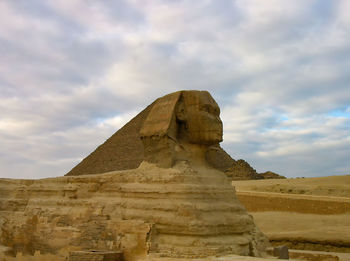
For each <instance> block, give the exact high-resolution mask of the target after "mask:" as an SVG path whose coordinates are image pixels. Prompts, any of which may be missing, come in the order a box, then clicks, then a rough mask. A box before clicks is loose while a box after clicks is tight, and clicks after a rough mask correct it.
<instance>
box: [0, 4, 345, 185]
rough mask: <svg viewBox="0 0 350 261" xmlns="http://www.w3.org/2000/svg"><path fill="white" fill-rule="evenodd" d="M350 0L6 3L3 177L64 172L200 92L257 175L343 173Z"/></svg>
mask: <svg viewBox="0 0 350 261" xmlns="http://www.w3.org/2000/svg"><path fill="white" fill-rule="evenodd" d="M349 13H350V1H348V0H334V1H329V0H307V1H305V0H294V1H290V0H288V1H287V0H264V1H261V0H232V1H228V0H213V1H208V0H201V1H178V0H172V1H164V0H163V1H159V0H157V1H155V0H154V1H153V0H149V1H148V0H142V1H141V0H140V1H136V0H119V1H86V0H74V1H68V0H65V1H62V0H45V1H44V0H31V1H27V0H23V1H21V0H16V1H12V0H1V1H0V57H1V58H0V177H2V178H31V179H32V178H35V179H37V178H45V177H55V176H62V175H64V174H65V173H67V172H68V171H69V170H70V169H71V168H73V167H74V166H75V165H76V164H77V163H79V162H80V161H81V160H82V159H83V158H85V157H86V156H87V155H88V154H89V153H91V152H92V151H93V150H94V149H95V148H96V147H97V146H98V145H100V144H101V143H103V142H104V141H105V140H106V139H107V138H109V137H110V136H111V135H112V134H113V133H114V132H116V131H117V130H118V129H119V128H121V127H122V126H123V125H124V124H125V123H126V122H128V121H129V120H130V119H131V118H132V117H134V116H135V115H136V114H137V113H138V112H140V111H141V110H142V109H143V108H145V107H146V106H147V105H149V104H150V103H151V102H153V101H154V100H155V99H156V98H158V97H161V96H163V95H165V94H168V93H171V92H174V91H178V90H207V91H209V92H210V93H211V95H212V96H213V97H214V99H215V100H216V101H217V103H218V104H219V106H220V108H221V118H222V121H223V124H224V141H223V142H222V143H221V145H222V147H223V148H224V149H225V150H226V151H227V152H228V153H229V154H230V155H231V156H232V157H233V158H234V159H244V160H246V161H247V162H248V163H250V165H251V166H252V167H253V168H255V169H256V170H257V171H258V172H264V171H267V170H271V171H274V172H277V173H279V174H282V175H285V176H287V177H315V176H329V175H342V174H350V86H349V85H350V15H349Z"/></svg>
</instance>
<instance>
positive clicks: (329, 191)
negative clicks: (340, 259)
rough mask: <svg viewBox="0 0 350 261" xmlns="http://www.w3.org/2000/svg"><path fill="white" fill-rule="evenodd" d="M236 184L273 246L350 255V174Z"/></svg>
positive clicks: (251, 181) (242, 200)
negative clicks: (283, 245)
mask: <svg viewBox="0 0 350 261" xmlns="http://www.w3.org/2000/svg"><path fill="white" fill-rule="evenodd" d="M233 185H234V186H235V188H236V191H237V195H238V198H240V199H241V202H242V203H243V204H245V203H244V201H246V207H247V210H248V211H249V212H250V213H251V214H252V215H253V217H254V220H255V222H256V223H257V225H258V227H259V228H260V229H261V230H262V231H263V232H264V233H265V234H266V235H267V236H268V238H269V239H270V240H271V243H272V244H273V245H279V244H287V245H288V246H289V247H290V248H294V249H304V250H305V249H306V250H319V251H334V252H347V253H349V252H350V207H349V206H350V205H349V202H350V175H344V176H329V177H320V178H296V179H285V180H280V179H279V180H250V181H234V182H233ZM240 194H241V197H240ZM349 260H350V259H349Z"/></svg>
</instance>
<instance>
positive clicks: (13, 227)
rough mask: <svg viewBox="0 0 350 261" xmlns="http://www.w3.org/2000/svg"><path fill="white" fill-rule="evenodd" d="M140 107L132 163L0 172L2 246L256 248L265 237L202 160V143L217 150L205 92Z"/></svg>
mask: <svg viewBox="0 0 350 261" xmlns="http://www.w3.org/2000/svg"><path fill="white" fill-rule="evenodd" d="M147 110H148V113H147V117H145V118H144V119H143V121H142V124H139V125H138V127H139V129H138V130H139V136H140V137H141V139H140V141H141V145H142V146H143V147H144V154H143V159H144V161H143V162H142V164H141V165H140V166H139V167H138V168H137V169H130V170H124V171H114V172H109V173H104V174H101V175H100V174H99V175H85V176H81V175H78V176H65V177H59V178H51V179H42V180H35V181H27V180H8V179H4V180H0V196H1V201H0V202H4V203H2V204H0V207H1V209H0V216H1V217H2V219H3V221H1V222H0V225H1V229H0V231H1V234H0V243H1V245H4V246H6V247H8V248H10V250H11V251H12V255H16V254H17V253H19V252H21V253H23V254H31V255H33V253H35V252H37V251H40V253H42V254H45V253H48V254H59V255H61V256H67V255H68V253H69V252H71V251H81V250H88V249H103V250H110V251H122V252H123V253H124V257H125V260H126V261H128V260H136V259H143V258H145V257H146V256H149V255H159V256H165V257H175V258H180V257H184V258H198V257H207V256H215V255H217V256H223V255H228V254H239V255H251V256H260V255H261V254H262V253H264V248H265V246H266V244H267V239H266V237H265V236H264V235H263V234H262V233H261V232H260V231H259V229H258V228H257V227H256V226H255V224H254V222H253V219H252V217H251V216H250V215H249V214H248V213H247V212H246V210H245V208H244V207H243V206H242V205H241V203H240V202H239V201H238V200H237V197H236V195H235V191H234V189H233V188H232V186H231V184H230V182H229V179H228V178H227V176H226V175H225V174H224V173H223V172H222V171H219V170H217V169H215V168H213V167H211V165H210V163H209V161H208V158H209V159H210V156H209V157H208V151H209V152H210V151H213V150H214V151H215V150H216V151H218V152H219V153H221V149H220V147H219V142H220V141H221V140H222V123H221V120H220V118H219V107H218V105H217V104H216V102H215V101H214V99H213V98H212V97H211V96H210V94H209V93H208V92H199V91H188V92H187V91H182V92H177V93H173V94H170V95H167V96H164V97H162V98H160V99H158V100H157V101H156V102H155V103H154V106H151V107H150V108H148V109H147ZM128 128H129V127H128ZM101 151H104V150H101ZM99 153H100V152H99ZM211 153H212V152H211ZM101 155H103V154H101ZM214 161H215V160H214ZM116 162H117V161H116ZM96 164H97V165H99V164H102V163H101V162H97V163H96ZM220 164H221V166H223V165H224V164H222V163H220ZM97 169H98V168H97ZM95 170H96V169H95ZM89 174H91V172H90V173H89Z"/></svg>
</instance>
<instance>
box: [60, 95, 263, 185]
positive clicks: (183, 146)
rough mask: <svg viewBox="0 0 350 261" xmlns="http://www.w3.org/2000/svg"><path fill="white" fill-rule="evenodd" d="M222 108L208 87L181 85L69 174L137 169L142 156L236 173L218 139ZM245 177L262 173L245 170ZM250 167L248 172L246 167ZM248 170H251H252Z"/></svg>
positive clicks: (163, 164) (165, 163)
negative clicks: (189, 88) (187, 88)
mask: <svg viewBox="0 0 350 261" xmlns="http://www.w3.org/2000/svg"><path fill="white" fill-rule="evenodd" d="M219 115H220V108H219V106H218V105H217V103H216V102H215V100H214V99H213V98H212V97H211V95H210V94H209V93H208V92H207V91H179V92H174V93H171V94H168V95H166V96H164V97H161V98H159V99H157V100H155V101H154V102H153V103H152V104H150V105H149V106H148V107H147V108H146V109H144V110H143V111H142V112H140V113H139V114H138V115H137V116H136V117H134V118H133V119H132V120H130V122H128V123H127V124H126V125H125V126H124V127H122V128H121V129H120V130H118V131H117V132H116V133H115V134H113V135H112V136H111V137H110V138H109V139H108V140H107V141H106V142H105V143H103V144H101V145H100V146H99V147H98V148H97V149H96V150H95V151H94V152H92V153H91V154H90V155H89V156H87V157H86V158H85V159H84V160H82V161H81V162H80V163H79V164H78V165H77V166H75V167H74V168H73V169H72V170H71V171H69V172H68V173H67V174H66V175H67V176H77V175H87V174H99V173H104V172H108V171H114V170H127V169H136V168H137V167H139V165H140V164H141V162H142V161H148V162H151V163H154V164H156V165H158V166H161V167H165V168H169V167H171V166H173V165H174V164H175V163H176V161H178V160H186V161H188V162H189V163H191V164H192V165H202V166H203V165H205V166H210V167H212V168H215V169H217V170H220V171H223V172H226V173H227V176H229V177H230V178H232V174H233V173H235V171H236V165H237V164H236V161H235V160H234V159H232V158H231V157H230V155H228V154H227V153H226V152H225V151H224V150H223V149H222V148H221V147H220V145H219V143H220V142H221V141H222V122H221V120H220V118H219ZM241 172H242V171H240V173H239V174H240V177H241V176H244V175H245V174H247V175H246V176H247V177H248V179H255V178H258V174H257V173H256V171H255V170H254V169H253V168H251V171H250V172H252V173H253V174H255V175H251V173H250V172H249V173H248V172H247V171H243V173H241ZM246 172H247V173H246ZM248 174H249V175H248Z"/></svg>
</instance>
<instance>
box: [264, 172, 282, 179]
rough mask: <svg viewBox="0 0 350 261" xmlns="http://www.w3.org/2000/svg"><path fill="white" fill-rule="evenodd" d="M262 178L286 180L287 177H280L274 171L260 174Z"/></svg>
mask: <svg viewBox="0 0 350 261" xmlns="http://www.w3.org/2000/svg"><path fill="white" fill-rule="evenodd" d="M259 175H260V176H262V177H263V178H264V179H286V177H285V176H282V175H279V174H277V173H274V172H272V171H266V172H263V173H259Z"/></svg>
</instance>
